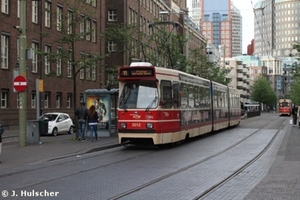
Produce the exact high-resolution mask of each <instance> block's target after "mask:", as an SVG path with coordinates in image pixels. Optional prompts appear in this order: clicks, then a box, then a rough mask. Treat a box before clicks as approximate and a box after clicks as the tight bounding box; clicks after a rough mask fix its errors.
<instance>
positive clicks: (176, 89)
mask: <svg viewBox="0 0 300 200" xmlns="http://www.w3.org/2000/svg"><path fill="white" fill-rule="evenodd" d="M173 105H174V108H178V107H179V105H180V99H179V83H178V82H173Z"/></svg>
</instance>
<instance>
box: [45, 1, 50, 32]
mask: <svg viewBox="0 0 300 200" xmlns="http://www.w3.org/2000/svg"><path fill="white" fill-rule="evenodd" d="M50 22H51V2H49V1H46V2H45V26H46V27H48V28H50Z"/></svg>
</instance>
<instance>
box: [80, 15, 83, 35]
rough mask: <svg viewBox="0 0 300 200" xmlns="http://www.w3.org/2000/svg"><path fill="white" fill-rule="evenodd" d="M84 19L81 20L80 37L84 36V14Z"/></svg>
mask: <svg viewBox="0 0 300 200" xmlns="http://www.w3.org/2000/svg"><path fill="white" fill-rule="evenodd" d="M81 18H82V20H81V21H80V22H79V23H80V24H79V31H80V38H83V37H84V20H83V19H84V16H81Z"/></svg>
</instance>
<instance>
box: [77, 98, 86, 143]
mask: <svg viewBox="0 0 300 200" xmlns="http://www.w3.org/2000/svg"><path fill="white" fill-rule="evenodd" d="M75 115H76V116H77V120H78V139H79V140H85V129H86V120H87V108H86V107H85V103H84V102H83V101H81V102H80V107H79V108H78V109H77V110H76V113H75Z"/></svg>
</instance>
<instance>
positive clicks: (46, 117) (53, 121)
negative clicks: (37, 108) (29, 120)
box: [39, 112, 74, 136]
mask: <svg viewBox="0 0 300 200" xmlns="http://www.w3.org/2000/svg"><path fill="white" fill-rule="evenodd" d="M39 119H40V120H41V121H42V122H48V133H47V134H52V135H53V136H57V134H58V133H69V134H72V133H73V132H74V124H73V121H72V119H71V118H70V116H69V115H68V114H67V113H59V112H53V113H45V114H43V115H42V116H41V117H40V118H39Z"/></svg>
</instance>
